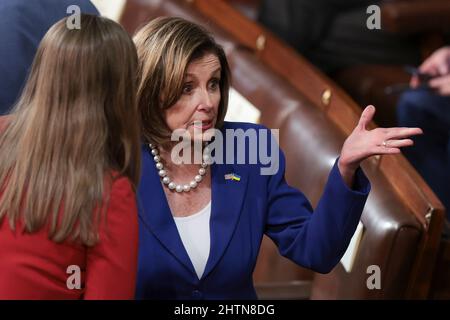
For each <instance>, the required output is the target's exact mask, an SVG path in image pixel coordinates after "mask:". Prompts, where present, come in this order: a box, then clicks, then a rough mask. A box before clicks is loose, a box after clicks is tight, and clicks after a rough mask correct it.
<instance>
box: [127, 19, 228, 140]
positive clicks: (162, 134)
mask: <svg viewBox="0 0 450 320" xmlns="http://www.w3.org/2000/svg"><path fill="white" fill-rule="evenodd" d="M133 40H134V42H135V44H136V48H137V53H138V60H139V68H138V75H139V85H138V93H137V100H138V108H139V111H140V114H141V121H142V134H143V137H144V140H145V142H147V143H149V142H151V143H155V144H157V145H162V144H166V143H167V142H169V141H170V136H171V131H170V129H169V127H168V126H167V124H166V122H165V119H164V110H166V109H168V108H170V107H171V106H173V105H174V104H175V103H176V102H177V101H178V99H180V97H181V95H182V91H183V82H184V78H185V74H186V71H187V68H188V65H189V63H191V62H192V61H194V60H196V59H199V58H201V57H203V56H204V55H205V54H209V53H212V54H214V55H216V56H217V58H218V59H219V62H220V65H221V75H220V83H219V87H220V93H221V99H220V103H219V112H218V115H217V122H216V123H217V124H216V127H217V128H220V127H221V126H222V125H223V121H224V118H225V114H226V112H227V105H228V91H229V87H230V82H231V75H230V69H229V66H228V62H227V59H226V56H225V53H224V50H223V48H222V47H221V46H220V45H218V44H217V43H216V41H215V40H214V38H213V37H212V36H211V34H210V33H209V32H208V31H206V30H205V29H204V28H202V27H201V26H199V25H197V24H195V23H192V22H190V21H187V20H184V19H182V18H176V17H161V18H157V19H154V20H152V21H150V22H149V23H148V24H147V25H145V26H144V27H143V28H142V29H140V30H139V31H138V32H137V33H136V35H135V36H134V37H133Z"/></svg>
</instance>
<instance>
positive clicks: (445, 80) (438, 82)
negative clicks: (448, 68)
mask: <svg viewBox="0 0 450 320" xmlns="http://www.w3.org/2000/svg"><path fill="white" fill-rule="evenodd" d="M449 83H450V75H446V76H442V77H437V78H433V79H431V80H430V81H429V82H428V84H429V85H430V87H431V88H434V89H439V88H440V87H443V86H447V85H448V84H449Z"/></svg>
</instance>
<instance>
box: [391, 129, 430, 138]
mask: <svg viewBox="0 0 450 320" xmlns="http://www.w3.org/2000/svg"><path fill="white" fill-rule="evenodd" d="M419 134H423V131H422V129H420V128H388V129H385V139H384V140H396V139H402V138H408V137H411V136H417V135H419Z"/></svg>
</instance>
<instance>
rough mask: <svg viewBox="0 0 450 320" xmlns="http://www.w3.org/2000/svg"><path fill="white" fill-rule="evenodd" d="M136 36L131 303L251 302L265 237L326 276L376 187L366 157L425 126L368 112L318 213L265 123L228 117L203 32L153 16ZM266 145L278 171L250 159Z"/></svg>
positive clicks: (224, 66) (391, 148)
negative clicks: (387, 121) (137, 129)
mask: <svg viewBox="0 0 450 320" xmlns="http://www.w3.org/2000/svg"><path fill="white" fill-rule="evenodd" d="M134 41H135V44H136V47H137V50H138V58H139V63H140V67H139V70H140V72H139V78H140V84H139V87H138V106H139V108H140V112H141V118H142V122H143V137H144V144H143V146H142V165H143V168H142V176H141V183H140V186H139V189H138V203H139V219H140V228H139V257H138V275H137V287H136V298H137V299H254V298H256V293H255V289H254V286H253V281H252V273H253V269H254V267H255V264H256V260H257V255H258V252H259V249H260V245H261V240H262V237H263V235H264V234H266V235H268V236H269V237H270V238H271V239H272V240H273V241H274V242H275V243H276V244H277V246H278V248H279V251H280V252H281V254H282V255H284V256H285V257H288V258H289V259H291V260H293V261H294V262H296V263H297V264H299V265H302V266H304V267H307V268H311V269H313V270H316V271H318V272H322V273H327V272H330V271H331V270H332V269H333V267H334V266H335V265H336V264H337V263H338V262H339V261H340V259H341V257H342V256H343V254H344V252H345V250H346V248H347V246H348V244H349V241H350V239H351V237H352V235H353V233H354V231H355V229H356V226H357V225H358V222H359V220H360V216H361V213H362V210H363V207H364V204H365V201H366V199H367V196H368V194H369V190H370V184H369V181H368V180H367V178H366V176H365V175H364V173H363V171H362V170H361V169H360V167H359V164H360V162H361V161H362V160H364V159H366V158H367V157H369V156H372V155H376V154H396V153H399V152H400V149H399V148H401V147H404V146H408V145H411V144H412V140H410V139H409V138H408V137H409V136H411V135H415V134H420V133H421V130H420V129H418V128H390V129H375V130H367V129H366V125H367V124H368V123H369V122H370V121H371V119H372V117H373V115H374V112H375V108H374V107H373V106H369V107H367V108H366V109H365V110H364V112H363V113H362V115H361V119H360V121H359V124H358V126H357V127H356V128H355V130H354V131H353V133H352V134H351V135H350V136H349V137H348V138H347V139H346V141H345V144H344V146H343V148H342V152H341V155H340V157H339V158H338V159H336V161H335V163H334V166H333V168H332V170H331V172H330V175H329V178H328V182H327V184H326V186H325V190H324V193H323V195H322V198H321V200H320V201H319V204H318V206H317V208H316V209H315V210H313V209H312V207H311V205H310V203H309V201H308V200H307V198H306V197H305V196H304V195H303V194H302V193H301V192H300V191H298V190H296V189H294V188H292V187H291V186H289V185H288V184H287V183H286V181H285V178H284V174H285V165H286V162H285V159H284V155H283V153H282V151H281V150H279V148H278V146H277V143H276V142H275V141H273V139H272V138H271V137H272V136H271V135H270V132H267V131H268V129H267V128H265V127H263V126H261V125H256V124H250V123H233V122H225V121H224V117H225V114H226V110H227V100H228V99H227V98H228V89H229V85H230V74H229V68H228V63H227V59H226V57H225V54H224V51H223V49H222V48H221V47H220V46H219V45H217V44H216V42H215V40H214V39H213V38H212V36H211V35H210V34H209V33H208V32H207V31H206V30H204V29H203V28H201V27H200V26H198V25H196V24H194V23H191V22H189V21H186V20H183V19H181V18H158V19H155V20H153V21H151V22H150V23H149V24H147V25H146V26H144V27H143V28H142V29H141V30H140V31H139V32H138V33H137V34H136V35H135V37H134ZM243 135H244V136H245V135H248V136H247V138H248V139H253V140H251V141H247V143H246V142H245V141H246V139H247V138H245V137H243ZM251 136H253V138H250V137H251ZM180 138H183V141H182V142H181V143H178V142H179V139H180ZM242 138H243V139H242ZM293 139H295V137H293ZM221 142H222V143H221ZM205 145H206V146H205ZM230 145H231V147H230ZM180 148H181V149H183V148H186V149H183V150H181V149H180ZM253 148H258V150H256V149H253ZM239 150H241V151H242V150H243V151H244V153H245V154H244V155H242V154H241V155H239V152H240V151H239ZM252 150H253V151H252ZM266 151H267V154H270V158H271V159H273V163H275V164H276V165H274V166H273V167H272V165H270V167H267V166H265V165H264V164H267V163H266V162H265V161H262V160H261V159H262V158H258V159H256V160H255V159H253V160H255V161H253V160H251V159H252V158H253V157H254V156H255V155H257V154H261V152H266ZM181 154H182V155H181ZM221 155H222V156H221ZM185 156H187V157H186V158H184V157H185ZM179 157H181V158H183V159H184V160H183V159H181V160H183V161H180V159H179ZM192 157H193V158H194V160H195V158H197V160H198V161H189V159H191V160H192ZM224 159H226V160H225V161H222V160H224ZM242 160H243V161H242ZM263 169H271V170H268V171H266V170H263ZM272 169H273V170H272ZM301 169H302V168H299V170H301ZM311 183H314V181H311ZM313 211H314V214H313Z"/></svg>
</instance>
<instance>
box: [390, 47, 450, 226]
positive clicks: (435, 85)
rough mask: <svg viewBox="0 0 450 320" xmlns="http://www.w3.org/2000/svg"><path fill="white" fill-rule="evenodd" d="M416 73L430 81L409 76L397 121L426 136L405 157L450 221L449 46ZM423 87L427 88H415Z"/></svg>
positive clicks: (399, 103)
mask: <svg viewBox="0 0 450 320" xmlns="http://www.w3.org/2000/svg"><path fill="white" fill-rule="evenodd" d="M419 71H420V73H422V74H423V75H427V76H431V77H432V79H431V80H429V81H428V82H427V83H421V79H420V77H419V76H418V75H415V76H413V77H412V79H411V87H412V88H411V90H408V91H407V92H405V93H404V94H403V95H402V96H401V97H400V100H399V102H398V107H397V119H398V123H399V125H401V126H411V125H413V126H420V127H421V128H423V130H424V132H425V134H424V135H423V136H421V137H418V139H417V140H416V145H415V146H414V148H410V149H409V150H407V151H406V152H405V155H406V157H407V158H408V160H409V161H411V164H413V165H414V167H415V168H416V169H417V171H418V172H419V173H420V174H421V175H422V176H423V178H424V179H425V181H426V182H427V183H428V184H429V185H430V187H431V188H432V189H433V191H434V192H435V193H436V195H437V196H438V197H439V199H440V200H441V201H442V203H443V204H444V206H445V207H446V209H447V220H448V221H450V210H449V209H450V188H449V186H448V184H449V181H450V46H447V47H443V48H441V49H439V50H437V51H436V52H434V53H433V54H432V55H431V56H430V57H429V58H427V59H426V60H425V61H424V62H423V63H422V65H421V66H420V67H419ZM424 84H425V85H428V86H429V88H426V86H422V87H421V88H418V86H419V85H424ZM447 233H449V232H448V230H447ZM449 234H450V233H449Z"/></svg>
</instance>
